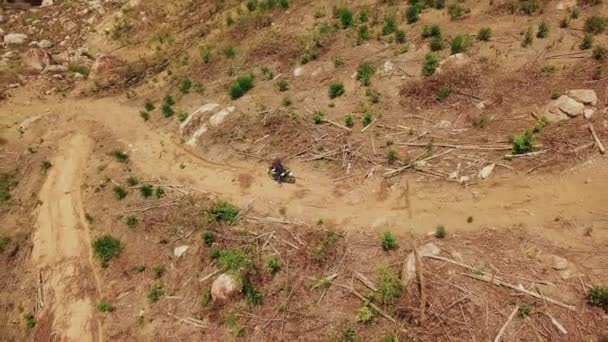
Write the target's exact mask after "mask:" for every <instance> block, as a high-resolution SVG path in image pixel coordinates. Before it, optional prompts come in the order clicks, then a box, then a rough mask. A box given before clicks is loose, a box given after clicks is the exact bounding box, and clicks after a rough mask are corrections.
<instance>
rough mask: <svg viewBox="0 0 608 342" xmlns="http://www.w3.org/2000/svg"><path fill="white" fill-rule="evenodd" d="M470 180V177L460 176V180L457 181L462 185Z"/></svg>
mask: <svg viewBox="0 0 608 342" xmlns="http://www.w3.org/2000/svg"><path fill="white" fill-rule="evenodd" d="M470 180H471V177H469V176H460V178H459V179H458V183H460V184H464V183H466V182H468V181H470Z"/></svg>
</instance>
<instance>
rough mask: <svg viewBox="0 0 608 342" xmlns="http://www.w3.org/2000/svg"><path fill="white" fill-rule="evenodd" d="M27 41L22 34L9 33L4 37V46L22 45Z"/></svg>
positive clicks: (25, 36)
mask: <svg viewBox="0 0 608 342" xmlns="http://www.w3.org/2000/svg"><path fill="white" fill-rule="evenodd" d="M26 40H27V35H26V34H23V33H9V34H6V35H5V36H4V44H7V45H22V44H24V43H25V41H26Z"/></svg>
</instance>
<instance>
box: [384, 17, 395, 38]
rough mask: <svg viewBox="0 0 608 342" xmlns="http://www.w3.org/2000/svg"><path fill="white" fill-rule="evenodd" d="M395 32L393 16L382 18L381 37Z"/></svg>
mask: <svg viewBox="0 0 608 342" xmlns="http://www.w3.org/2000/svg"><path fill="white" fill-rule="evenodd" d="M395 31H397V23H396V22H395V18H394V17H393V16H386V17H384V24H383V26H382V35H383V36H386V35H389V34H391V33H394V32H395Z"/></svg>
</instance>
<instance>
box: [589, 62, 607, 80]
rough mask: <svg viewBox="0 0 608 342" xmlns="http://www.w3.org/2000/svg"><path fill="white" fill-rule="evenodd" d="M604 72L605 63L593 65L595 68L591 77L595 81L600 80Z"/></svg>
mask: <svg viewBox="0 0 608 342" xmlns="http://www.w3.org/2000/svg"><path fill="white" fill-rule="evenodd" d="M605 73H606V66H605V65H597V66H596V67H595V70H594V71H593V76H592V78H593V79H594V80H596V81H599V80H601V79H602V78H604V74H605Z"/></svg>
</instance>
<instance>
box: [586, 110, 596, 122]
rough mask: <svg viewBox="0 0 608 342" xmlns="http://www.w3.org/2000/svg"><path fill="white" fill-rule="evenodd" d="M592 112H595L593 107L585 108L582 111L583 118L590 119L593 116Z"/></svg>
mask: <svg viewBox="0 0 608 342" xmlns="http://www.w3.org/2000/svg"><path fill="white" fill-rule="evenodd" d="M593 114H595V108H586V109H585V110H584V111H583V115H584V116H585V119H587V120H590V119H591V118H592V117H593Z"/></svg>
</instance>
